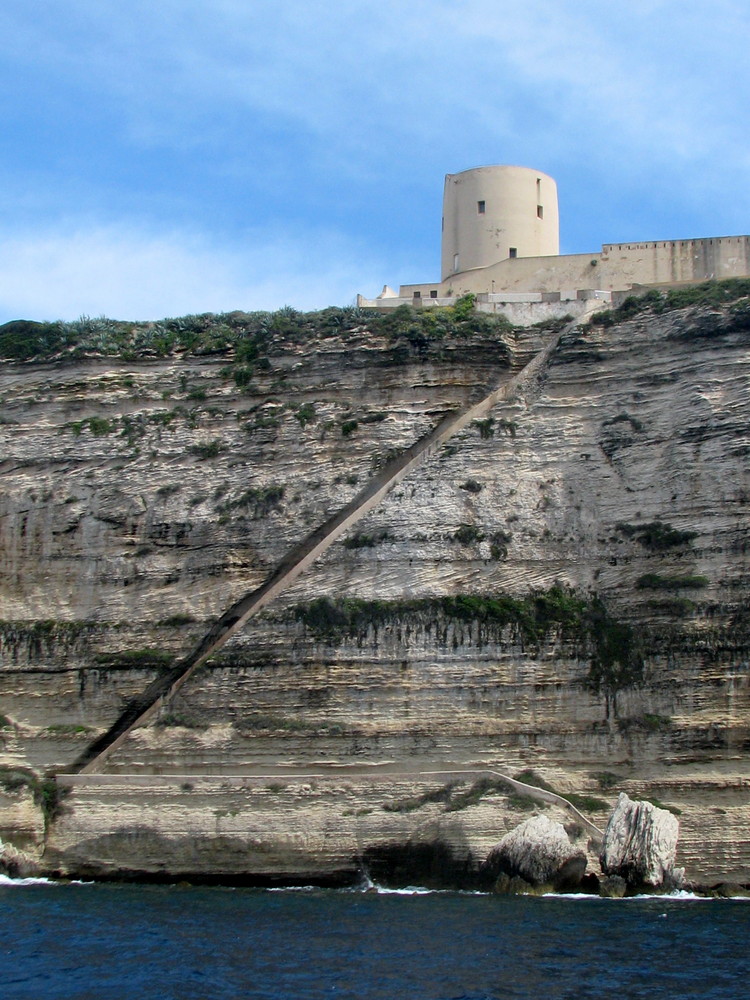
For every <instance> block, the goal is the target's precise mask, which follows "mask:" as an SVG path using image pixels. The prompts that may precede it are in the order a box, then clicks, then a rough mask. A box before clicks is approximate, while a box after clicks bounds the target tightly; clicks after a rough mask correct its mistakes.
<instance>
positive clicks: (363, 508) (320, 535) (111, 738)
mask: <svg viewBox="0 0 750 1000" xmlns="http://www.w3.org/2000/svg"><path fill="white" fill-rule="evenodd" d="M598 305H599V304H598V303H596V302H594V303H592V305H591V307H590V309H589V310H587V312H586V313H584V314H583V315H582V316H579V317H578V318H577V319H575V320H574V321H572V322H571V323H569V324H567V325H566V326H565V327H563V329H562V330H560V331H559V332H558V333H556V334H555V335H554V336H553V337H552V338H551V339H550V341H549V342H548V343H547V344H546V345H545V346H544V347H542V348H541V349H540V350H539V351H538V352H537V353H536V354H535V355H534V356H533V357H532V358H531V360H530V361H528V362H527V363H526V364H525V365H524V366H523V367H522V368H521V370H520V371H519V372H518V373H517V374H516V375H514V376H512V377H511V378H510V379H509V380H508V381H507V382H505V383H504V384H503V385H501V386H499V387H497V388H495V389H494V390H493V391H492V392H491V393H489V394H488V395H487V396H485V397H484V398H483V399H482V400H481V401H480V402H478V403H475V404H473V405H472V406H470V407H468V408H467V409H466V410H464V411H463V412H461V413H450V414H448V415H447V416H446V417H444V418H443V420H441V421H440V423H439V424H438V425H437V426H436V427H435V428H434V429H433V430H432V431H430V432H429V433H428V434H426V435H425V436H424V437H423V438H421V439H420V440H419V441H417V442H416V443H415V444H413V445H411V446H410V447H409V448H407V449H406V450H405V451H403V452H402V453H401V454H400V455H398V456H397V457H396V458H394V459H393V460H392V461H391V462H389V463H388V464H387V465H385V466H384V467H383V468H382V469H381V470H380V472H379V473H378V474H377V475H375V476H374V477H373V478H372V479H371V480H370V481H369V482H368V483H367V485H366V486H365V487H364V488H363V489H362V490H361V491H360V492H359V493H358V494H357V496H355V497H354V499H353V500H351V501H350V502H349V503H348V504H346V505H345V506H344V507H342V508H341V510H339V511H338V512H337V513H336V514H334V515H333V516H332V517H330V518H329V519H328V520H327V521H325V522H324V523H323V524H321V525H320V526H319V527H318V528H316V529H315V530H314V531H312V532H311V533H310V534H309V535H308V536H307V537H306V538H304V539H303V540H302V541H301V542H299V543H298V544H297V545H296V546H294V548H292V549H291V550H290V551H289V553H288V554H287V555H286V556H285V557H284V559H282V561H281V562H280V563H279V564H278V566H277V567H276V568H275V569H274V571H273V572H272V573H271V574H270V576H269V577H268V578H267V579H266V580H265V582H264V583H262V584H261V586H260V587H257V588H256V589H255V590H253V591H251V592H250V593H248V594H245V595H244V596H243V597H241V598H240V599H239V600H238V601H236V602H235V603H234V604H233V605H232V606H231V607H230V608H229V609H228V610H227V611H225V612H224V614H223V615H222V616H221V617H220V618H219V619H218V620H217V621H216V622H215V623H214V624H213V625H212V626H211V628H210V629H209V631H208V632H207V633H206V634H205V636H204V637H203V639H202V640H201V641H200V642H199V643H198V645H197V646H196V647H195V648H194V649H193V650H192V651H191V652H190V653H189V654H188V655H187V656H185V657H184V658H183V659H181V660H180V661H179V662H178V663H177V664H175V666H174V667H173V668H172V669H171V670H170V671H168V672H167V673H165V674H161V675H160V676H158V677H156V678H155V679H154V680H153V681H152V682H151V683H150V684H149V685H148V686H147V687H146V688H145V689H144V690H143V691H142V692H141V693H140V694H138V695H136V696H135V697H134V698H133V699H132V700H131V701H130V702H129V703H128V705H127V706H126V707H125V709H124V711H123V712H122V713H121V715H120V716H119V718H118V719H117V720H116V721H115V722H114V723H113V725H112V726H111V727H110V728H109V729H108V730H107V731H106V732H105V733H103V734H102V735H101V736H99V737H98V738H97V739H96V740H95V741H93V742H92V743H91V744H90V745H89V746H88V747H87V748H86V750H84V752H83V753H82V754H81V755H80V756H79V757H78V758H77V760H76V761H75V762H74V763H73V764H72V765H71V767H70V768H69V773H73V774H85V773H96V772H97V771H99V770H100V768H101V766H102V765H103V764H104V762H105V761H106V759H107V758H108V757H109V755H110V754H112V753H113V752H114V751H115V750H116V749H117V748H118V747H119V746H120V745H121V744H122V743H123V742H124V740H126V739H127V737H128V735H129V734H130V733H131V732H132V730H133V729H135V728H136V727H138V726H142V725H144V724H145V723H147V722H148V721H149V720H150V719H151V718H153V717H154V716H155V715H156V714H157V713H158V712H159V710H160V708H161V706H162V705H163V704H164V703H165V702H166V701H167V700H168V699H170V698H171V697H172V696H173V695H175V694H176V693H177V692H178V691H179V690H180V688H182V686H183V685H184V684H185V683H186V682H187V681H188V680H189V679H190V677H191V676H192V675H193V673H194V672H195V670H196V669H197V668H198V667H199V666H200V665H201V664H202V663H204V662H205V661H206V660H207V659H208V658H209V657H210V656H212V655H213V654H214V653H216V652H218V651H219V650H220V649H221V648H222V647H223V646H224V645H225V644H226V643H227V642H228V640H229V639H230V638H231V637H232V636H233V635H234V634H235V633H236V632H238V631H239V630H240V629H241V628H242V627H243V626H244V625H245V623H246V622H247V620H248V619H249V618H250V616H251V615H253V614H255V613H256V612H258V611H260V610H261V609H262V608H264V607H265V606H266V605H267V604H269V603H270V602H271V601H273V600H274V598H276V597H277V596H278V595H279V594H281V593H283V592H284V591H285V590H286V589H287V588H288V587H289V586H290V585H291V584H292V583H293V582H294V581H295V580H296V579H297V577H299V576H300V574H301V573H303V572H304V571H305V570H306V569H307V568H308V567H309V566H310V565H311V564H312V563H313V562H315V560H316V559H317V558H318V557H319V556H321V555H322V554H323V553H324V552H326V550H327V549H328V548H330V546H331V545H333V544H334V542H336V541H337V539H338V538H340V537H341V535H343V534H344V533H345V532H347V531H348V530H349V529H350V528H352V527H353V526H354V525H355V524H356V523H357V522H358V521H360V520H361V519H362V518H363V517H365V516H366V515H367V514H368V513H369V512H370V511H372V510H373V509H374V508H375V507H377V506H378V504H379V503H380V502H381V501H382V500H383V498H384V497H385V496H386V495H387V494H388V493H389V492H390V491H391V490H392V489H393V488H394V487H395V486H397V485H398V483H400V482H401V481H402V480H403V479H404V478H405V477H406V476H408V475H409V473H411V472H412V471H413V470H414V469H416V468H418V467H419V466H420V465H422V464H423V463H424V462H426V461H427V460H428V459H429V458H430V457H431V456H432V455H434V454H435V453H436V452H437V450H438V449H439V448H440V447H442V445H444V444H445V443H446V442H447V441H448V440H449V439H450V438H452V437H454V436H455V435H456V434H459V433H460V432H461V431H463V430H464V429H465V428H467V427H468V426H469V425H470V424H471V422H472V421H474V420H477V419H480V418H482V417H485V416H486V415H487V413H489V411H490V410H491V409H492V408H493V407H494V406H496V405H497V404H498V403H501V402H504V401H507V400H509V399H511V398H512V397H513V395H515V394H516V393H518V392H519V391H520V390H522V389H524V388H525V387H527V386H530V385H532V384H533V382H534V380H536V379H538V378H539V376H540V375H541V374H542V372H543V371H544V369H545V367H546V366H547V364H548V362H549V360H550V358H551V357H552V355H553V353H554V352H555V350H556V348H557V345H558V343H559V342H560V340H561V338H562V337H563V336H565V334H567V333H568V332H570V330H572V329H574V328H575V327H577V326H579V325H580V324H581V323H582V322H583V321H584V320H585V318H586V317H587V315H588V313H589V312H592V311H594V310H595V309H596V308H598Z"/></svg>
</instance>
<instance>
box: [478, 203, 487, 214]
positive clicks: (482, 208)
mask: <svg viewBox="0 0 750 1000" xmlns="http://www.w3.org/2000/svg"><path fill="white" fill-rule="evenodd" d="M484 211H485V204H484V202H483V201H478V202H477V215H484Z"/></svg>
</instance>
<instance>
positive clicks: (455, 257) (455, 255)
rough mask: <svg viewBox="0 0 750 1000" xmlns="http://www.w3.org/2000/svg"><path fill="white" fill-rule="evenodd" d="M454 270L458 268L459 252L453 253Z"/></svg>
mask: <svg viewBox="0 0 750 1000" xmlns="http://www.w3.org/2000/svg"><path fill="white" fill-rule="evenodd" d="M453 270H454V271H457V270H458V254H457V253H454V254H453Z"/></svg>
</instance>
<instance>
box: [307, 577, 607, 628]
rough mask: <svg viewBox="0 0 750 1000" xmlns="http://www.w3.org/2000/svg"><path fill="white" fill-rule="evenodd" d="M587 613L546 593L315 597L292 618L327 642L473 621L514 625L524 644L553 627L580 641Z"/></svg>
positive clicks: (565, 597) (571, 599)
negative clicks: (400, 627) (431, 623)
mask: <svg viewBox="0 0 750 1000" xmlns="http://www.w3.org/2000/svg"><path fill="white" fill-rule="evenodd" d="M587 609H588V604H587V601H586V600H584V599H582V598H580V597H578V596H577V595H576V594H575V593H574V592H573V591H569V590H566V589H565V588H562V587H551V588H550V589H549V590H546V591H537V592H534V593H532V594H529V595H528V596H526V597H521V598H519V597H512V596H511V595H509V594H457V595H453V596H450V597H424V598H413V599H407V600H390V601H377V600H375V601H372V600H364V599H362V598H356V597H350V598H342V599H338V600H332V599H331V598H329V597H319V598H316V600H314V601H310V602H309V603H306V604H300V605H298V606H297V607H296V608H295V609H294V611H293V614H294V617H295V618H296V619H297V620H298V621H301V622H302V623H303V624H304V625H305V627H306V628H307V629H309V630H310V632H312V634H313V635H314V636H316V637H317V638H320V639H326V640H331V641H332V640H336V639H340V638H343V637H345V636H351V635H357V634H359V633H363V632H366V631H367V630H368V629H369V628H371V627H378V626H381V625H386V624H388V623H390V622H394V623H395V622H397V621H400V620H403V619H404V618H412V619H414V620H417V619H427V620H435V619H436V618H441V619H444V620H450V619H453V620H456V621H462V622H470V621H477V622H480V623H482V624H484V625H494V626H497V627H500V628H503V627H505V626H506V625H514V626H516V627H517V628H518V629H519V630H520V631H521V633H522V635H523V637H524V638H525V639H526V640H539V639H541V638H542V636H543V635H544V634H545V633H546V632H547V631H548V630H549V629H550V628H553V627H556V626H557V627H562V628H563V629H565V630H566V631H567V632H568V633H569V634H575V635H579V636H581V637H585V634H586V631H587V625H586V622H587Z"/></svg>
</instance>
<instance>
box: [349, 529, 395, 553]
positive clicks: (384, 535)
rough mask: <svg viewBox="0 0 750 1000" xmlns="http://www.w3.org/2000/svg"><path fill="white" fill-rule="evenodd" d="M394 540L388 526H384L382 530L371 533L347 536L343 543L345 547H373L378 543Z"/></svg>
mask: <svg viewBox="0 0 750 1000" xmlns="http://www.w3.org/2000/svg"><path fill="white" fill-rule="evenodd" d="M392 540H393V535H392V534H391V533H390V531H388V530H387V529H386V528H383V529H382V530H381V531H374V532H373V533H372V534H369V535H367V534H361V535H352V536H351V537H350V538H345V539H344V541H343V542H342V545H343V546H344V548H345V549H372V548H374V547H375V546H376V545H381V544H382V543H383V542H390V541H392Z"/></svg>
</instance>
